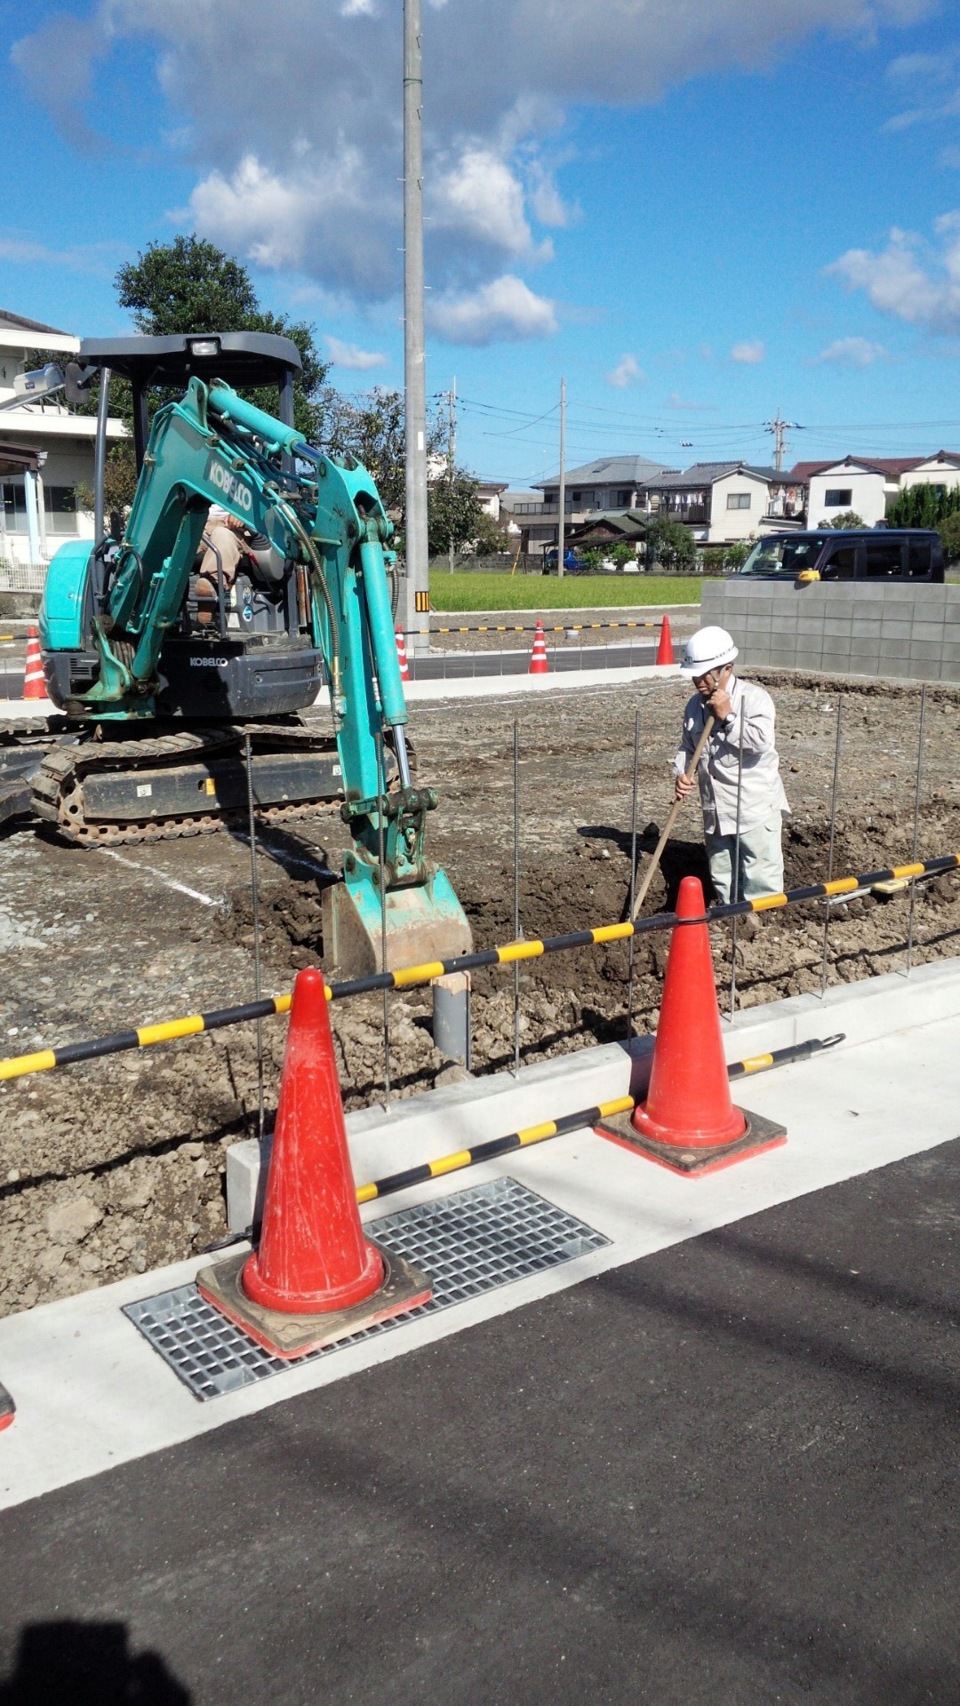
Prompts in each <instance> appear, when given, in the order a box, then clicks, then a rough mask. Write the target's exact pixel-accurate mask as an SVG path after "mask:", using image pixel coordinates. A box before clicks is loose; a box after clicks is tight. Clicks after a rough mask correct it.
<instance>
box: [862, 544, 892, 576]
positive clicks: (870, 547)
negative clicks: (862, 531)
mask: <svg viewBox="0 0 960 1706" xmlns="http://www.w3.org/2000/svg"><path fill="white" fill-rule="evenodd" d="M866 555H867V561H866V567H865V569H864V571H863V572H864V574H865V575H869V576H870V578H871V580H890V579H891V578H892V577H893V576H896V578H897V579H898V580H899V578H900V572H901V571H900V541H899V539H888V540H886V541H883V540H880V539H878V540H876V541H874V540H873V539H868V540H867V547H866Z"/></svg>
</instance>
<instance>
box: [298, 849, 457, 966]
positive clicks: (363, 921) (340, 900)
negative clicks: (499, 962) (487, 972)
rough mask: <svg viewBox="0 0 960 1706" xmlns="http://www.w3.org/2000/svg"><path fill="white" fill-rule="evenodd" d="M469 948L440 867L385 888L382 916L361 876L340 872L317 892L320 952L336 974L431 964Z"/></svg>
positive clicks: (371, 888) (376, 898)
mask: <svg viewBox="0 0 960 1706" xmlns="http://www.w3.org/2000/svg"><path fill="white" fill-rule="evenodd" d="M472 950H473V932H472V931H471V929H470V925H469V923H468V922H467V916H466V913H465V912H464V910H463V907H462V906H461V905H460V902H459V901H458V899H457V897H456V895H455V893H454V891H453V886H452V884H451V882H450V878H449V877H448V876H447V874H446V872H445V871H442V870H439V869H435V870H434V871H433V872H432V874H431V875H430V876H429V877H428V879H427V881H426V882H425V883H417V884H416V885H411V886H409V887H406V888H396V889H391V890H388V892H387V896H386V915H385V916H384V909H383V908H382V907H381V905H380V895H379V891H378V890H377V889H376V888H375V887H374V886H373V884H372V883H371V882H370V881H369V880H368V879H367V878H357V877H355V876H353V875H352V874H351V873H350V872H345V873H344V877H343V881H342V882H339V883H336V884H334V885H332V886H331V887H330V888H328V889H326V890H325V891H324V894H323V954H324V964H325V965H326V966H327V967H328V968H332V967H334V966H336V968H337V970H338V972H339V973H340V975H341V976H342V977H346V978H352V977H369V976H370V975H371V973H373V972H379V971H398V970H399V969H400V968H401V967H403V966H419V965H426V964H432V963H433V962H434V961H436V960H449V959H453V958H455V957H456V955H458V954H469V953H471V952H472Z"/></svg>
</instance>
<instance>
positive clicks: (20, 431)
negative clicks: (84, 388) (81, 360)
mask: <svg viewBox="0 0 960 1706" xmlns="http://www.w3.org/2000/svg"><path fill="white" fill-rule="evenodd" d="M79 348H80V343H79V339H78V338H75V337H74V336H73V335H72V333H70V332H61V331H58V330H57V328H56V327H55V326H45V325H43V324H42V323H41V322H40V321H38V320H28V319H26V318H24V316H23V315H21V314H12V313H10V312H8V311H7V310H5V309H0V403H5V402H8V401H9V400H10V399H11V398H13V397H15V396H16V394H17V393H16V390H15V387H14V378H15V377H16V375H17V374H18V373H22V372H24V371H25V369H27V368H28V367H29V366H32V365H34V356H35V352H36V351H37V350H43V351H44V352H46V351H49V352H51V354H52V355H53V356H54V357H55V358H58V359H59V360H61V361H68V360H69V359H70V357H71V356H74V355H76V353H77V351H78V350H79ZM58 399H59V393H56V394H54V396H53V397H50V398H47V399H43V400H41V401H40V402H28V401H24V402H22V403H19V404H17V405H16V406H15V407H13V408H9V409H4V410H3V411H2V412H0V440H2V450H3V456H2V460H0V493H2V499H3V502H2V506H0V560H2V561H5V562H7V563H20V564H27V563H45V562H47V561H48V560H49V559H50V557H51V556H52V555H53V553H54V551H55V550H56V549H57V546H58V545H62V544H63V542H64V540H66V539H76V538H92V537H93V517H92V515H91V514H90V513H89V512H88V511H85V510H83V509H81V508H79V506H78V502H77V487H78V486H86V487H92V485H93V458H94V438H95V435H96V427H97V423H96V421H95V419H94V418H93V416H86V415H75V414H71V413H70V411H69V410H68V409H67V407H66V405H65V404H64V403H63V402H62V401H59V400H58ZM107 436H108V438H109V439H113V440H116V439H118V438H122V437H123V436H124V427H123V424H122V422H121V421H119V420H114V419H111V420H110V421H109V422H108V424H107Z"/></svg>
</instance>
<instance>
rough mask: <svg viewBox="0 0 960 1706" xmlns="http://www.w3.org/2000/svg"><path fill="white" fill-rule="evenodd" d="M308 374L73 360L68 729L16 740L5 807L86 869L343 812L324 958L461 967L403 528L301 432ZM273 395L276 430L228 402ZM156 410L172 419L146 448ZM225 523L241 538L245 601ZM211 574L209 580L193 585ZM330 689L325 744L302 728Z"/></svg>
mask: <svg viewBox="0 0 960 1706" xmlns="http://www.w3.org/2000/svg"><path fill="white" fill-rule="evenodd" d="M299 370H300V358H299V354H298V352H297V349H296V346H295V345H294V344H293V343H291V342H290V341H289V340H287V339H285V338H278V337H272V336H267V335H265V334H258V333H249V332H232V333H220V334H216V335H214V334H204V335H202V336H201V335H199V334H198V335H196V336H176V337H164V338H124V339H120V340H113V341H111V342H105V341H99V340H88V341H86V342H85V343H83V344H82V345H81V348H80V352H79V357H78V360H77V362H76V363H75V364H71V367H70V368H69V369H68V370H67V373H66V376H65V378H64V379H63V381H62V382H63V384H64V385H65V387H66V389H67V394H68V396H71V395H73V396H76V395H77V394H78V388H80V390H81V391H82V388H83V387H84V386H85V385H88V384H89V382H90V380H91V378H94V377H96V378H97V379H98V381H99V387H100V394H99V413H98V432H97V458H96V502H95V538H94V541H93V545H92V547H91V544H90V542H89V541H82V540H71V541H70V542H69V543H68V544H65V545H63V546H61V548H60V549H59V550H58V551H57V553H56V555H55V556H54V557H53V559H52V561H51V563H50V566H49V570H48V573H47V579H46V588H45V591H44V596H43V602H42V605H41V611H40V643H41V650H42V656H43V668H44V676H45V679H46V684H47V692H48V694H49V697H50V699H51V700H52V701H53V703H54V704H55V705H56V706H57V707H58V710H59V711H60V713H61V715H60V716H58V717H55V718H51V719H50V721H49V723H48V725H47V728H46V730H45V731H44V732H43V733H41V734H40V736H39V739H38V737H37V733H36V731H35V730H34V731H33V733H32V734H27V732H26V731H25V730H12V731H10V730H8V732H7V735H6V737H5V741H6V744H5V745H4V747H3V749H2V754H0V786H2V784H3V783H4V782H6V783H7V784H8V785H9V786H10V787H14V788H17V787H18V788H19V789H20V790H21V798H22V793H23V790H24V789H29V803H30V806H31V808H32V810H33V811H34V812H35V813H36V814H37V815H38V816H39V817H40V818H42V819H45V820H46V821H48V822H49V823H51V824H53V825H55V826H56V828H57V830H58V831H59V833H60V834H61V835H63V836H66V837H67V838H68V839H69V840H71V841H73V842H77V843H80V844H82V845H88V846H89V845H98V844H104V843H107V844H109V843H118V842H128V841H142V840H155V839H158V838H165V837H169V836H174V835H175V836H180V835H192V834H197V833H202V832H204V831H206V830H211V829H216V828H218V827H220V826H221V825H222V824H223V823H224V822H225V821H229V820H230V818H231V816H233V815H235V814H236V815H239V814H241V813H243V812H245V810H246V807H247V802H248V790H249V789H250V788H252V793H253V799H254V802H255V807H256V810H257V811H258V812H259V813H260V814H261V816H262V817H264V818H265V819H267V820H268V821H269V820H271V819H274V820H275V819H277V818H282V817H289V816H296V815H301V814H304V813H311V812H317V811H326V812H329V811H330V809H331V806H335V805H336V803H337V802H338V801H339V802H340V811H341V814H342V816H343V818H344V820H345V822H346V824H347V826H348V828H349V832H350V837H351V841H352V847H351V849H350V850H349V851H348V852H347V853H346V855H345V856H344V860H343V870H342V874H341V876H340V879H339V880H338V881H337V882H335V883H334V884H332V885H331V886H330V887H329V889H328V890H327V891H325V894H324V901H323V905H324V957H325V960H326V962H327V964H328V965H331V966H332V965H337V966H338V967H339V968H340V970H341V971H343V972H345V973H346V974H348V975H365V974H367V973H369V972H371V971H374V970H381V969H394V968H396V967H398V966H402V965H409V964H413V963H422V962H424V961H433V960H438V959H448V958H451V957H453V956H455V955H457V954H459V953H465V952H469V951H470V948H471V946H472V938H471V932H470V926H469V924H468V921H467V919H466V916H465V914H464V912H463V909H462V907H461V906H460V903H459V901H458V900H457V897H456V894H455V893H454V890H453V888H452V886H451V883H450V881H449V878H448V877H447V875H446V873H445V872H444V871H443V870H441V869H439V868H438V867H436V866H435V865H433V864H431V863H430V861H429V860H428V858H427V856H426V850H425V827H426V820H427V815H428V813H429V812H430V811H431V810H432V809H433V807H434V806H435V805H436V804H437V796H436V793H435V791H434V790H433V789H431V788H427V787H420V786H418V785H416V783H415V781H414V778H413V776H412V774H411V763H410V755H409V749H408V746H407V742H406V737H405V730H406V724H407V708H406V703H405V700H404V694H403V685H402V682H401V679H400V670H399V664H398V660H397V649H396V638H395V631H394V624H393V610H392V601H391V587H390V575H391V573H392V572H393V553H392V552H391V551H390V549H389V545H390V540H391V536H392V532H393V528H392V524H391V522H390V520H389V518H388V517H387V515H386V512H385V510H384V508H383V504H382V503H381V500H380V497H379V494H378V492H377V489H376V485H375V483H374V481H373V479H372V478H371V476H370V474H369V473H368V472H367V470H366V469H365V468H363V467H362V466H361V465H360V464H358V463H356V462H352V461H351V460H350V459H338V458H336V457H334V456H330V455H328V454H326V453H324V452H322V451H320V450H318V449H316V448H314V447H313V446H311V445H309V444H308V443H307V442H306V440H305V438H304V437H303V435H302V434H301V433H299V432H297V431H296V429H295V428H294V425H293V382H294V379H295V377H296V374H297V373H298V372H299ZM113 376H121V377H123V378H125V379H126V380H128V381H129V383H130V385H131V388H132V394H133V438H134V450H135V454H136V460H137V466H138V470H139V473H138V480H137V486H136V492H135V495H134V499H133V503H132V506H131V509H130V513H129V517H128V519H127V521H126V523H125V525H123V526H122V527H120V526H119V525H117V526H115V527H114V528H113V529H112V530H111V528H110V526H109V525H107V524H106V523H105V518H104V509H103V473H104V460H105V453H106V422H107V411H108V407H109V392H110V381H111V378H112V377H113ZM57 377H58V376H53V383H55V382H56V378H57ZM273 384H275V385H276V386H277V388H278V414H277V415H276V416H274V415H272V414H268V413H266V412H265V411H264V410H262V409H260V408H258V407H256V406H255V405H254V404H252V403H250V402H248V401H247V400H246V399H245V398H244V397H243V396H241V395H240V394H239V391H238V387H239V388H242V389H248V388H255V387H256V388H260V387H264V386H267V385H273ZM50 385H51V375H50V370H47V376H46V387H45V388H50ZM154 387H163V388H164V389H165V390H167V391H168V392H169V391H170V390H171V389H172V390H174V391H182V395H181V396H180V397H179V399H178V400H177V401H172V402H166V403H163V404H162V405H161V406H160V407H159V408H158V409H157V411H156V413H155V414H154V416H153V421H152V424H150V423H149V419H148V397H149V394H150V391H151V389H152V388H154ZM211 506H217V507H218V508H220V509H221V510H223V511H225V512H226V515H227V516H230V517H235V518H236V519H237V521H238V522H240V523H242V524H243V529H244V534H243V537H244V542H245V544H244V550H243V552H242V555H241V557H240V561H239V564H238V566H237V572H236V575H235V578H232V579H231V577H229V576H228V575H227V573H225V572H224V567H223V563H222V561H221V556H220V553H219V552H218V551H217V549H216V547H215V545H214V544H212V539H214V538H215V534H211V532H210V528H209V515H210V510H211ZM204 550H205V551H206V561H207V564H209V563H210V561H211V560H212V561H213V562H214V563H215V569H214V571H213V574H212V577H211V573H210V570H209V567H208V569H207V573H206V574H205V575H203V576H199V575H198V573H197V565H198V560H199V555H200V554H201V553H203V552H204ZM324 678H325V681H326V686H327V688H328V690H329V701H330V713H331V714H332V728H331V730H330V733H329V734H328V733H326V731H325V729H324V725H323V724H322V723H321V722H320V721H319V720H318V718H317V716H316V715H313V716H309V717H305V716H302V715H301V714H300V713H302V712H305V711H307V710H308V708H309V707H312V706H313V705H314V704H315V702H316V701H317V699H318V696H319V694H320V690H321V686H322V684H323V682H324Z"/></svg>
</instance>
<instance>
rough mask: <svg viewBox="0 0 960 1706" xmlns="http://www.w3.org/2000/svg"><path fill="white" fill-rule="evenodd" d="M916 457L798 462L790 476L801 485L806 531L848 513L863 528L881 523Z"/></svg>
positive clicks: (915, 464)
mask: <svg viewBox="0 0 960 1706" xmlns="http://www.w3.org/2000/svg"><path fill="white" fill-rule="evenodd" d="M922 461H923V457H920V456H885V457H877V456H845V457H844V458H843V459H842V461H839V462H798V463H796V465H795V466H794V467H793V468H791V470H790V473H791V476H792V477H793V478H794V479H796V480H797V481H799V482H800V484H802V485H803V487H804V489H805V492H806V502H805V505H804V509H805V513H806V521H807V526H808V527H823V526H824V525H825V524H827V523H829V522H831V521H833V520H834V518H835V517H836V516H838V515H845V514H846V513H847V512H848V511H849V510H852V511H853V513H854V514H855V515H859V516H860V518H861V520H862V521H863V523H864V525H865V526H866V527H873V526H874V525H875V523H876V522H878V521H883V519H884V517H885V516H886V513H887V504H888V502H889V501H890V500H891V499H892V498H895V497H896V496H897V493H898V492H899V491H900V486H901V481H902V479H903V476H904V474H905V473H907V472H908V471H909V470H910V469H912V468H914V467H916V466H917V465H918V464H919V463H921V462H922Z"/></svg>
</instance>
